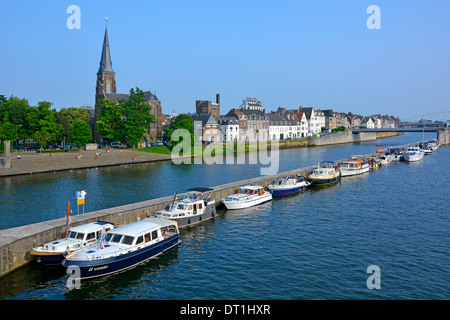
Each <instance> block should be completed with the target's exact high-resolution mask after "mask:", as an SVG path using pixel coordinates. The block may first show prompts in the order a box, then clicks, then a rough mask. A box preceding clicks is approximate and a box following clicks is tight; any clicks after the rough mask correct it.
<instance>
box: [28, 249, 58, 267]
mask: <svg viewBox="0 0 450 320" xmlns="http://www.w3.org/2000/svg"><path fill="white" fill-rule="evenodd" d="M30 254H31V255H32V256H34V257H35V259H36V261H37V262H39V263H42V264H48V265H51V264H61V262H62V261H63V260H64V254H65V252H51V253H50V252H40V251H31V252H30Z"/></svg>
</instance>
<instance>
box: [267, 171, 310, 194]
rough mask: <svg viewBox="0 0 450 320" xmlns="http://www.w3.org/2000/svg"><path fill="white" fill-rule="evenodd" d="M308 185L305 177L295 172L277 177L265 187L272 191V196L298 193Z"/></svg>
mask: <svg viewBox="0 0 450 320" xmlns="http://www.w3.org/2000/svg"><path fill="white" fill-rule="evenodd" d="M309 185H310V183H309V182H308V181H306V179H305V177H303V176H302V175H299V174H295V175H289V176H287V177H283V178H281V179H278V180H277V181H275V182H274V183H273V184H271V185H268V186H267V188H268V189H269V191H270V193H272V196H274V197H275V196H286V195H290V194H294V193H298V192H300V191H302V190H304V189H306V187H307V186H309Z"/></svg>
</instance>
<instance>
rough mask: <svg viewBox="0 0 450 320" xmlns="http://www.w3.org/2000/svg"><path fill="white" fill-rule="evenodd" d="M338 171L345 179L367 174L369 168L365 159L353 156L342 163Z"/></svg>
mask: <svg viewBox="0 0 450 320" xmlns="http://www.w3.org/2000/svg"><path fill="white" fill-rule="evenodd" d="M339 169H340V170H341V176H342V177H345V176H353V175H357V174H362V173H366V172H369V171H370V166H369V161H368V160H367V159H364V158H361V157H356V156H354V157H351V158H350V159H348V160H344V161H342V162H341V163H340V165H339Z"/></svg>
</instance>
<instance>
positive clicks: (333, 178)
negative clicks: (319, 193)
mask: <svg viewBox="0 0 450 320" xmlns="http://www.w3.org/2000/svg"><path fill="white" fill-rule="evenodd" d="M308 179H309V181H311V184H312V185H313V186H314V185H315V186H327V185H330V184H333V183H336V182H337V181H339V180H340V179H341V171H340V170H339V166H338V165H337V164H336V162H334V161H322V162H319V164H318V166H317V169H314V170H313V172H312V173H311V174H310V175H309V176H308Z"/></svg>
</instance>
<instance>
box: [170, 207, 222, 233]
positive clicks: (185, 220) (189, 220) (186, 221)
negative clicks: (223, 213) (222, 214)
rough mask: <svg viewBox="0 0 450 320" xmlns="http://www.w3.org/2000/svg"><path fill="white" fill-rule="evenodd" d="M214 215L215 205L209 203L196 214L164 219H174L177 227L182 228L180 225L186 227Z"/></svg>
mask: <svg viewBox="0 0 450 320" xmlns="http://www.w3.org/2000/svg"><path fill="white" fill-rule="evenodd" d="M216 215H217V212H216V205H215V204H211V205H208V206H206V208H205V212H203V213H202V214H196V215H192V216H187V217H181V218H169V217H164V219H168V220H172V221H176V222H177V223H178V227H179V228H182V227H187V226H190V225H192V224H195V223H199V222H203V221H206V220H208V219H211V218H214V217H215V216H216Z"/></svg>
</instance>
